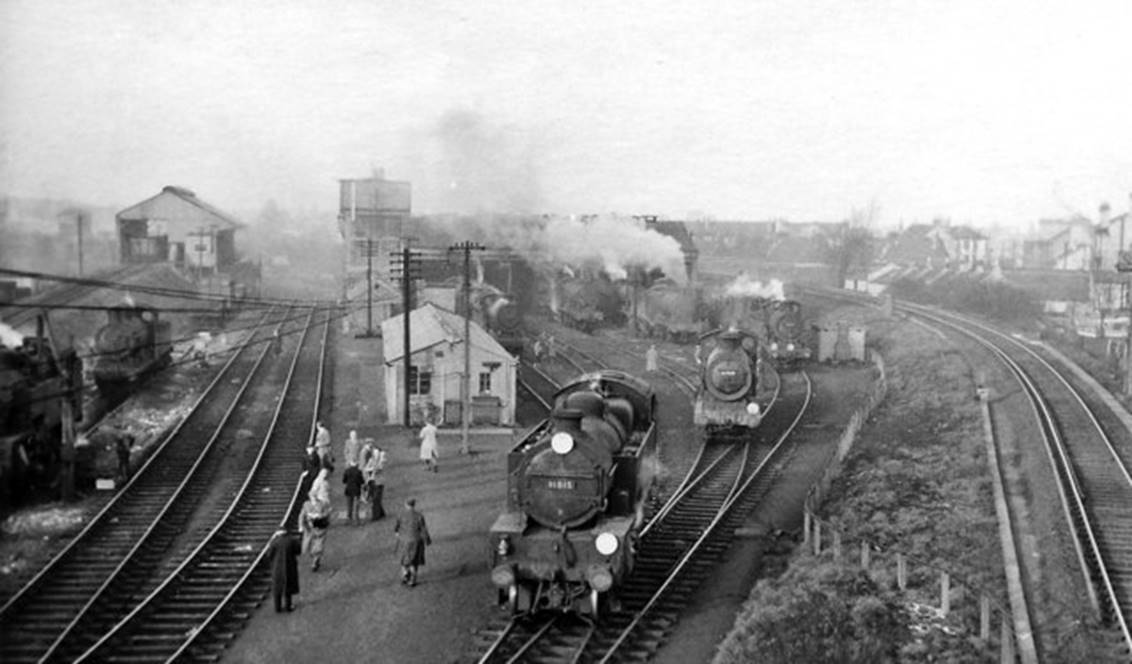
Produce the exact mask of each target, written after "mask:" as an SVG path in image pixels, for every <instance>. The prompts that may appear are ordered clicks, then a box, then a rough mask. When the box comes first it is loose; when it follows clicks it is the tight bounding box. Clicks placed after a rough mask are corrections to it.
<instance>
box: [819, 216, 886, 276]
mask: <svg viewBox="0 0 1132 664" xmlns="http://www.w3.org/2000/svg"><path fill="white" fill-rule="evenodd" d="M879 215H880V207H879V206H878V205H877V202H876V199H873V200H870V201H869V204H868V206H866V207H864V208H853V209H852V210H850V212H849V218H848V219H846V220H845V221H843V222H841V223H840V224H838V225H837V230H836V231H835V232H834V233H833V234H832V236H831V237H830V239H829V245H828V247H827V249H826V260H827V261H828V262H829V264H830V265H831V266H832V267H833V269H834V270H835V274H836V276H837V286H838V288H841V287H843V286H844V285H845V279H846V277H848V276H849V272H850V271H851V270H854V269H861V270H868V268H869V265H870V264H872V262H873V258H874V257H875V255H876V249H877V247H876V238H875V237H874V236H873V231H872V225H873V223H874V222H875V221H876V219H877V218H878V217H879Z"/></svg>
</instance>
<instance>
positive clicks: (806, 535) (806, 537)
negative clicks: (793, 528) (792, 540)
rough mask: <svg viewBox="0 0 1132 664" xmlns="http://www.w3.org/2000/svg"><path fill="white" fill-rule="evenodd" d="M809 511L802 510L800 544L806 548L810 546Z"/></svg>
mask: <svg viewBox="0 0 1132 664" xmlns="http://www.w3.org/2000/svg"><path fill="white" fill-rule="evenodd" d="M810 525H811V524H810V511H809V510H802V544H804V545H805V547H806V550H807V551H808V550H809V548H810Z"/></svg>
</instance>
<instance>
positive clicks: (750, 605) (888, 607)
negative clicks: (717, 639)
mask: <svg viewBox="0 0 1132 664" xmlns="http://www.w3.org/2000/svg"><path fill="white" fill-rule="evenodd" d="M735 624H736V629H735V630H733V631H732V632H731V634H729V635H728V637H727V639H726V640H725V641H724V642H723V644H722V645H721V646H720V650H719V654H718V655H716V657H715V664H731V663H732V662H753V661H759V662H783V663H787V662H790V663H794V662H813V663H821V662H839V663H848V664H852V663H855V662H860V663H862V664H863V663H865V662H868V663H870V664H871V663H874V662H895V661H899V653H900V650H901V648H902V646H903V645H904V644H906V643H908V642H909V641H910V639H911V632H910V630H909V621H908V616H907V614H906V613H905V611H904V610H903V608H902V606H901V605H900V603H899V599H898V597H897V596H896V595H895V594H894V593H893V592H891V591H888V590H885V589H883V588H881V587H880V586H879V585H878V584H877V583H876V582H874V581H873V580H872V579H871V578H869V575H868V574H866V573H865V572H863V571H861V570H859V569H849V568H845V567H841V566H840V565H835V564H832V563H829V562H825V561H823V560H822V559H820V558H809V557H806V558H801V559H797V560H795V561H794V564H792V565H791V567H790V569H789V571H788V572H787V573H786V574H784V575H783V576H781V577H779V578H777V579H774V580H770V581H763V582H760V583H759V584H758V586H756V587H755V590H754V591H753V592H752V594H751V599H749V600H748V601H747V603H746V605H744V607H743V610H742V611H741V612H740V614H739V616H738V618H737V619H736V623H735Z"/></svg>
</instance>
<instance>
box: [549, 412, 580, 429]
mask: <svg viewBox="0 0 1132 664" xmlns="http://www.w3.org/2000/svg"><path fill="white" fill-rule="evenodd" d="M552 417H553V418H554V430H555V431H565V432H566V433H570V434H576V433H580V432H581V431H582V411H580V410H578V409H576V408H559V409H557V410H555V411H554V414H553V415H552Z"/></svg>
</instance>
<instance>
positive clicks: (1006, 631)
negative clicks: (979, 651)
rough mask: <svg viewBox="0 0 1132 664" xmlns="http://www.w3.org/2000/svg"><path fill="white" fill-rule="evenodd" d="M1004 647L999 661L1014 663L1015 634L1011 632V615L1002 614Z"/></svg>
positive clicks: (1008, 663)
mask: <svg viewBox="0 0 1132 664" xmlns="http://www.w3.org/2000/svg"><path fill="white" fill-rule="evenodd" d="M1001 642H1002V649H1001V651H1000V652H1001V656H1000V657H999V661H1000V662H1002V664H1014V636H1013V635H1012V634H1011V633H1010V616H1008V615H1006V614H1005V613H1004V614H1002V639H1001Z"/></svg>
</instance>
